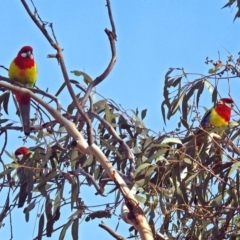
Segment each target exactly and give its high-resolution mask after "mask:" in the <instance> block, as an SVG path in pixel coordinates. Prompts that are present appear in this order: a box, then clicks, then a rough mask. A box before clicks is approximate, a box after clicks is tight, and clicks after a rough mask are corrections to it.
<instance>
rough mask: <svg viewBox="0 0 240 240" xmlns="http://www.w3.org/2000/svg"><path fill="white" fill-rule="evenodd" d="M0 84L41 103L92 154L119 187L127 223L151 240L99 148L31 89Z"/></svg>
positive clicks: (130, 197) (125, 188) (133, 203)
mask: <svg viewBox="0 0 240 240" xmlns="http://www.w3.org/2000/svg"><path fill="white" fill-rule="evenodd" d="M0 86H2V87H5V88H6V89H9V90H11V91H18V92H21V93H24V94H27V95H29V96H30V97H31V98H33V99H34V100H35V101H36V102H38V103H39V104H41V105H42V106H43V107H44V108H45V109H46V110H47V111H48V112H49V113H50V114H51V115H52V117H53V118H55V119H56V120H57V121H58V122H59V123H60V124H62V125H63V126H64V127H65V128H66V130H67V132H68V133H69V134H70V135H71V136H72V138H73V139H74V140H75V142H76V148H77V149H78V151H80V152H81V153H84V154H90V155H93V156H94V157H95V158H96V160H97V161H98V162H99V163H100V164H101V166H102V167H103V168H104V169H105V171H106V173H107V174H108V176H109V177H110V178H111V179H112V180H113V181H114V182H115V184H116V185H117V186H118V188H119V189H120V191H121V193H122V194H123V196H124V198H125V201H126V205H127V207H128V209H129V216H130V217H129V223H131V224H133V225H134V227H135V228H136V229H137V230H138V231H139V233H140V236H141V239H142V240H151V239H153V234H152V231H151V228H150V226H149V224H148V221H147V219H146V218H145V216H144V213H143V211H142V210H141V208H140V205H139V203H138V201H137V200H136V198H135V196H134V194H133V193H132V192H131V191H130V190H129V188H128V186H127V185H126V183H125V182H124V180H123V179H122V178H121V176H120V175H119V174H118V172H117V171H116V170H115V169H114V167H113V166H112V164H111V162H110V161H109V160H108V159H107V157H106V156H105V155H104V154H103V152H102V151H101V149H100V148H99V147H98V146H97V145H96V144H95V143H93V144H91V145H89V144H88V143H87V142H86V141H85V139H84V138H83V136H82V134H81V133H80V132H79V131H78V129H77V128H76V126H75V124H74V123H73V122H71V121H69V120H68V119H66V118H65V117H63V116H62V115H61V114H60V113H59V111H57V110H56V109H54V108H53V107H51V106H50V105H49V104H47V103H46V102H44V101H43V100H42V99H41V98H39V97H37V96H36V95H35V94H34V93H33V92H32V91H30V90H29V89H26V88H20V87H18V86H14V85H11V84H8V83H5V82H0Z"/></svg>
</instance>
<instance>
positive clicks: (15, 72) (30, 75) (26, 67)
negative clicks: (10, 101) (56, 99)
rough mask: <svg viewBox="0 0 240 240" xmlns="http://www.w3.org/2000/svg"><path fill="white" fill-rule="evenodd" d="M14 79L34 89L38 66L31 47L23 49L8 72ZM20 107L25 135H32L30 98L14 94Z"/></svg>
mask: <svg viewBox="0 0 240 240" xmlns="http://www.w3.org/2000/svg"><path fill="white" fill-rule="evenodd" d="M8 75H9V78H12V79H14V80H16V81H18V82H19V83H21V84H23V85H25V86H26V87H29V88H33V87H34V85H35V83H36V80H37V65H36V63H35V61H34V57H33V49H32V47H30V46H25V47H22V48H21V50H20V51H19V52H18V54H17V56H16V57H15V58H14V60H13V61H12V63H11V64H10V67H9V71H8ZM14 94H15V97H16V100H17V102H18V106H19V112H20V117H21V121H22V125H23V131H24V133H25V135H29V134H30V102H31V99H30V96H29V95H27V94H23V93H20V92H14Z"/></svg>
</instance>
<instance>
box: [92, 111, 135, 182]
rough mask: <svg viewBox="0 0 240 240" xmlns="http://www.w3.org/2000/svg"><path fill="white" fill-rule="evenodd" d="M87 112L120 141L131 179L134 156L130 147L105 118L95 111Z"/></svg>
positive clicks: (133, 168)
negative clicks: (128, 162) (128, 163)
mask: <svg viewBox="0 0 240 240" xmlns="http://www.w3.org/2000/svg"><path fill="white" fill-rule="evenodd" d="M88 114H89V115H90V116H93V117H95V118H97V119H98V120H99V121H100V122H101V123H102V124H103V125H104V127H105V128H106V129H107V130H108V132H109V133H111V134H112V136H113V137H114V138H115V139H116V140H117V141H118V142H119V143H120V146H122V147H123V148H124V150H125V153H126V157H127V159H129V161H130V171H129V175H130V177H131V179H133V173H134V171H135V159H134V158H135V157H134V154H133V153H132V151H131V149H130V148H129V146H128V145H127V144H126V142H125V141H123V139H122V138H120V137H119V135H118V134H117V132H116V131H115V129H114V128H113V127H112V126H111V124H110V123H108V122H107V121H106V120H105V119H103V118H101V117H100V116H99V115H98V114H97V113H95V112H89V113H88Z"/></svg>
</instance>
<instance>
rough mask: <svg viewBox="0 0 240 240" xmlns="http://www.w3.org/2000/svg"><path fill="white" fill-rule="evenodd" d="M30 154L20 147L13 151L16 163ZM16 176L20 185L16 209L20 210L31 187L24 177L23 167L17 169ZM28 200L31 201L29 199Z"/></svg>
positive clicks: (29, 194) (27, 150) (26, 149)
mask: <svg viewBox="0 0 240 240" xmlns="http://www.w3.org/2000/svg"><path fill="white" fill-rule="evenodd" d="M30 154H31V151H30V150H29V149H28V148H26V147H20V148H18V149H17V150H16V151H15V157H16V158H17V160H18V162H20V161H21V159H22V158H23V157H24V156H27V155H29V156H30ZM17 175H18V178H19V183H20V191H19V197H18V207H19V208H21V207H23V205H24V203H25V201H26V199H27V197H28V196H31V191H30V190H32V188H33V187H32V184H31V181H29V179H28V177H27V176H26V174H25V171H24V168H23V167H19V168H18V169H17ZM29 199H31V197H30V198H29Z"/></svg>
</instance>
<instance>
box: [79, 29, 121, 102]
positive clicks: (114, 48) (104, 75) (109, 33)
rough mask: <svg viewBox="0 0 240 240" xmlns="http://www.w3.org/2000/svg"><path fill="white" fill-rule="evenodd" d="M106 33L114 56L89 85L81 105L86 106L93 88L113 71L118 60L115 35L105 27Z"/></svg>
mask: <svg viewBox="0 0 240 240" xmlns="http://www.w3.org/2000/svg"><path fill="white" fill-rule="evenodd" d="M105 32H106V34H107V35H108V39H109V42H110V46H111V52H112V57H111V60H110V63H109V64H108V66H107V68H106V69H105V71H104V72H103V73H102V74H101V75H100V76H98V77H97V78H95V79H94V80H93V81H92V82H91V83H90V84H89V85H88V88H87V91H86V93H85V95H84V97H83V99H82V102H81V105H82V106H84V105H85V103H86V101H87V99H88V97H89V95H90V94H91V91H92V89H93V88H94V87H95V86H97V85H98V84H99V83H101V82H102V81H103V80H104V79H105V78H106V77H107V76H108V74H109V73H110V72H111V71H112V69H113V67H114V64H115V62H116V60H117V54H116V46H115V35H114V34H113V33H112V32H111V31H109V30H108V29H105Z"/></svg>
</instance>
